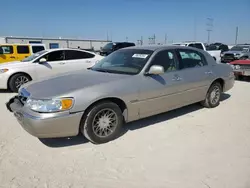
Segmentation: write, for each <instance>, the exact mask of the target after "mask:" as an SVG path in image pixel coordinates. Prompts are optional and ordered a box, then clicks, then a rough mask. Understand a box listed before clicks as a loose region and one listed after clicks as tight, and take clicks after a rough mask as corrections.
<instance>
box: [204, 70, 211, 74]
mask: <svg viewBox="0 0 250 188" xmlns="http://www.w3.org/2000/svg"><path fill="white" fill-rule="evenodd" d="M205 74H213V72H212V71H206V72H205Z"/></svg>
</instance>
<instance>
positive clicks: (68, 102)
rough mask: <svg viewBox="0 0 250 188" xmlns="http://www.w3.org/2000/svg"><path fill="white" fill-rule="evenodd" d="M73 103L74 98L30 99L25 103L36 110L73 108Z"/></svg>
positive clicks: (50, 110) (57, 110)
mask: <svg viewBox="0 0 250 188" xmlns="http://www.w3.org/2000/svg"><path fill="white" fill-rule="evenodd" d="M73 103H74V99H72V98H62V99H51V100H48V99H46V100H37V99H28V100H27V103H26V104H25V105H26V106H27V107H28V108H30V109H31V110H33V111H36V112H60V111H65V110H69V109H71V108H72V106H73Z"/></svg>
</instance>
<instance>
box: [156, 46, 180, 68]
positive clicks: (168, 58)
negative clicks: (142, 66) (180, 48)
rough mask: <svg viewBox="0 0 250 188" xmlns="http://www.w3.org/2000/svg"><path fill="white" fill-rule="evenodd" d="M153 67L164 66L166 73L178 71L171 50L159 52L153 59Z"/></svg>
mask: <svg viewBox="0 0 250 188" xmlns="http://www.w3.org/2000/svg"><path fill="white" fill-rule="evenodd" d="M152 65H160V66H162V67H163V68H164V71H165V72H170V71H175V70H177V66H176V62H175V59H174V53H173V52H172V51H169V50H164V51H160V52H158V53H157V54H156V55H155V57H154V59H153V62H152V64H151V66H152Z"/></svg>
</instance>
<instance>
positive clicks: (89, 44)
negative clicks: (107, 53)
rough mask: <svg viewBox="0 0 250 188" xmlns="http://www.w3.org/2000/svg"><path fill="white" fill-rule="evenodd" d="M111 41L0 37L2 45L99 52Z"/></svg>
mask: <svg viewBox="0 0 250 188" xmlns="http://www.w3.org/2000/svg"><path fill="white" fill-rule="evenodd" d="M109 42H111V41H108V40H86V39H75V38H61V37H59V38H46V37H12V36H11V37H9V36H7V37H0V44H2V43H9V44H13V43H21V44H29V43H42V44H45V45H46V47H47V48H82V49H93V50H95V51H99V50H100V48H101V47H103V46H104V45H105V44H107V43H109Z"/></svg>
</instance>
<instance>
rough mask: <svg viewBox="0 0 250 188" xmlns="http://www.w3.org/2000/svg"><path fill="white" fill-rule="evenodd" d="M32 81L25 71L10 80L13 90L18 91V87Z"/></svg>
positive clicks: (10, 86)
mask: <svg viewBox="0 0 250 188" xmlns="http://www.w3.org/2000/svg"><path fill="white" fill-rule="evenodd" d="M29 81H31V78H30V77H29V76H27V75H26V74H23V73H18V74H15V75H13V76H12V77H11V78H10V80H9V88H10V90H11V91H13V92H18V89H19V88H20V87H21V86H22V85H23V84H25V83H27V82H29Z"/></svg>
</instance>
